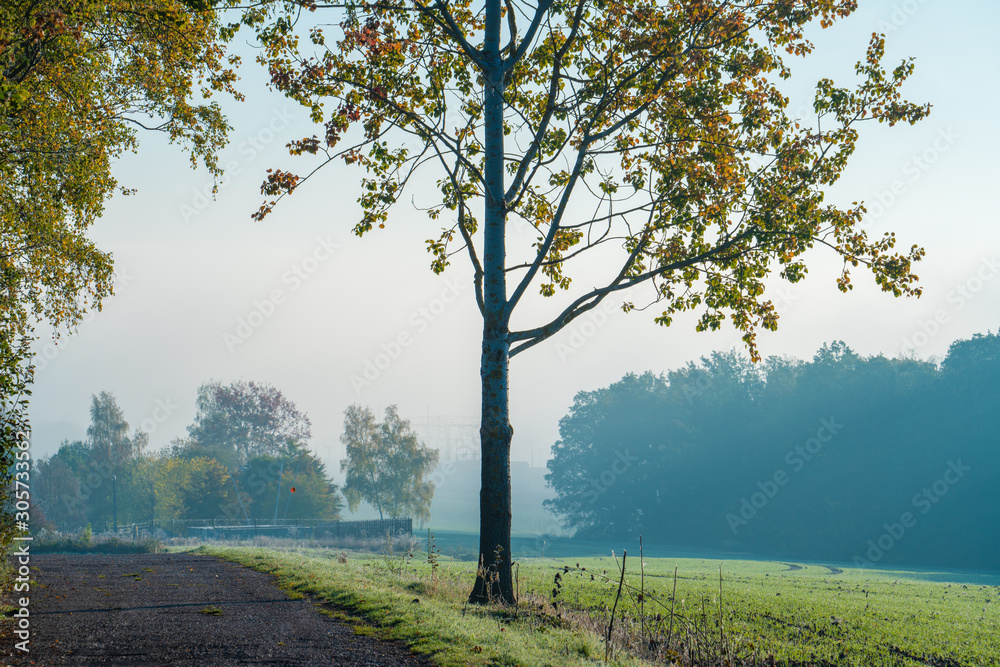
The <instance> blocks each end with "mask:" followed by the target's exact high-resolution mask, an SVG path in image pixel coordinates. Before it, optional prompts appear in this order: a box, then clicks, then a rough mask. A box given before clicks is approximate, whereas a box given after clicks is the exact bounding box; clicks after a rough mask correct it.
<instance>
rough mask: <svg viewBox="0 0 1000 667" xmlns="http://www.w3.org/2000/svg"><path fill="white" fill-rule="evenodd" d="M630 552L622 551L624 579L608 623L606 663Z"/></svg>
mask: <svg viewBox="0 0 1000 667" xmlns="http://www.w3.org/2000/svg"><path fill="white" fill-rule="evenodd" d="M627 557H628V551H624V550H623V551H622V577H621V579H619V580H618V594H617V595H615V604H614V605H613V606H612V607H611V620H610V621H609V622H608V634H607V637H605V640H604V662H607V661H608V656H609V655H610V653H611V631H612V629H613V628H614V626H615V610H616V609H618V598H620V597H621V596H622V586H623V585H624V584H625V559H626V558H627Z"/></svg>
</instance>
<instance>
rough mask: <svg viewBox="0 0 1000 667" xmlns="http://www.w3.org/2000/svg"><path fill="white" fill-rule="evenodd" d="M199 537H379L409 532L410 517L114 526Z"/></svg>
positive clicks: (124, 531)
mask: <svg viewBox="0 0 1000 667" xmlns="http://www.w3.org/2000/svg"><path fill="white" fill-rule="evenodd" d="M161 531H162V534H164V535H166V536H167V537H201V538H203V539H248V538H252V537H261V536H270V537H290V538H313V539H332V540H341V539H357V540H373V539H382V538H385V536H386V535H390V536H391V537H396V536H399V535H410V536H412V535H413V519H372V520H369V521H323V520H320V519H278V521H276V522H268V523H263V522H257V521H256V520H251V521H240V522H237V521H223V520H219V519H175V520H170V521H153V522H149V521H146V522H143V523H132V524H127V525H119V526H118V533H117V534H118V535H127V536H132V537H136V538H138V537H141V536H146V535H159V534H161Z"/></svg>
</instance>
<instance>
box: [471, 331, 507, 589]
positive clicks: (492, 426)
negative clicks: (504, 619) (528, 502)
mask: <svg viewBox="0 0 1000 667" xmlns="http://www.w3.org/2000/svg"><path fill="white" fill-rule="evenodd" d="M491 333H493V334H494V335H490V334H491ZM507 350H508V344H507V341H506V335H503V336H500V335H496V334H495V332H488V331H484V340H483V357H482V384H483V412H482V426H481V427H480V429H479V436H480V441H481V443H482V488H481V489H480V491H479V561H480V566H481V567H480V568H479V572H478V573H477V575H476V585H475V587H474V588H473V590H472V594H471V595H470V596H469V601H470V602H476V603H488V602H490V601H500V602H503V603H505V604H514V603H515V602H516V600H515V598H514V582H513V578H512V576H511V550H510V522H511V511H510V501H511V496H510V443H511V437H512V436H513V433H514V431H513V428H511V425H510V418H509V412H508V400H507V396H508V381H507V378H508V375H507V369H508V364H507V360H508V354H507Z"/></svg>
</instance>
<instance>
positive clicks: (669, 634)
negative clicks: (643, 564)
mask: <svg viewBox="0 0 1000 667" xmlns="http://www.w3.org/2000/svg"><path fill="white" fill-rule="evenodd" d="M676 604H677V566H676V565H674V594H673V595H671V596H670V631H669V632H667V648H668V649H669V648H670V640H671V638H673V636H674V605H676Z"/></svg>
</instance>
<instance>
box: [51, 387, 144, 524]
mask: <svg viewBox="0 0 1000 667" xmlns="http://www.w3.org/2000/svg"><path fill="white" fill-rule="evenodd" d="M90 400H91V403H90V426H88V427H87V439H86V441H82V442H81V441H76V442H63V443H62V444H61V445H60V446H59V451H57V452H56V453H55V454H54V455H52V456H51V457H50V458H49V460H48V461H40V462H39V463H38V466H37V479H36V484H35V485H34V491H35V494H34V497H35V498H36V499H37V500H39V502H41V503H42V504H43V507H44V509H45V513H46V516H47V517H48V518H49V520H51V521H53V522H54V523H56V524H57V525H61V526H65V527H68V528H75V527H77V526H79V525H83V523H88V522H89V523H91V524H92V525H93V526H95V527H97V526H103V525H104V524H105V523H108V524H110V521H111V516H112V513H113V512H114V507H113V502H114V501H113V496H114V489H113V486H114V485H113V484H112V477H118V478H119V480H118V484H119V491H120V493H119V507H125V503H126V502H128V503H132V504H136V505H137V506H138V505H143V504H144V503H147V502H148V501H145V500H143V501H140V500H138V499H137V500H135V501H134V502H133V501H132V500H126V498H127V497H128V494H131V492H130V491H128V489H130V488H132V487H133V486H137V485H141V484H142V482H141V481H140V480H139V477H141V476H142V475H144V474H145V473H144V468H143V464H142V463H141V459H142V454H143V451H144V449H145V448H146V445H147V444H148V436H147V434H146V433H144V432H142V431H139V430H136V431H135V433H134V434H133V435H132V436H129V425H128V422H127V421H126V420H125V414H124V412H122V410H121V408H120V407H118V401H116V400H115V397H114V395H113V394H111V393H110V392H107V391H102V392H101V393H100V394H98V395H94V396H91V397H90ZM133 477H135V478H136V479H134V480H133ZM123 490H124V493H125V494H126V495H123V493H122V491H123ZM136 493H138V492H136ZM132 495H135V496H136V498H138V496H137V495H136V494H132ZM121 516H123V517H124V516H125V515H121ZM142 516H143V517H144V518H148V517H149V514H148V513H145V514H143V515H142Z"/></svg>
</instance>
